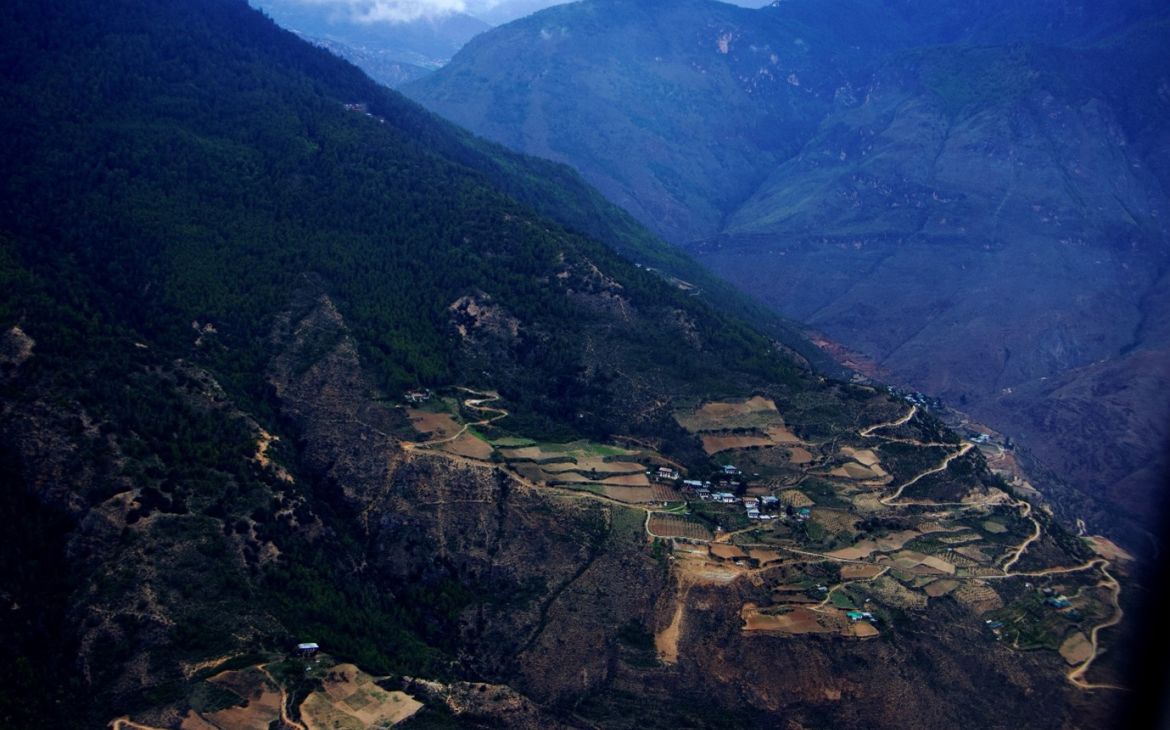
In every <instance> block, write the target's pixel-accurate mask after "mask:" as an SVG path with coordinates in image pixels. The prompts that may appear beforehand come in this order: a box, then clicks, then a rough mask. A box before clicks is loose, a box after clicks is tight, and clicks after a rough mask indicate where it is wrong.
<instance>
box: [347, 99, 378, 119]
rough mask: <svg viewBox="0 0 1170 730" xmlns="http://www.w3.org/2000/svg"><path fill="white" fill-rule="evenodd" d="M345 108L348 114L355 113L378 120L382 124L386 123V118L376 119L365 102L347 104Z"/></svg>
mask: <svg viewBox="0 0 1170 730" xmlns="http://www.w3.org/2000/svg"><path fill="white" fill-rule="evenodd" d="M344 106H345V110H346V111H347V112H355V113H357V114H364V115H366V116H367V117H369V118H370V119H377V120H378V122H379V123H381V124H385V123H386V118H385V117H376V116H374V115H373V114H371V113H370V109H369V107H368V106H366V104H365V103H364V102H355V103H353V104H345V105H344Z"/></svg>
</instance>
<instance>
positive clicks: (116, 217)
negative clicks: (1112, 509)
mask: <svg viewBox="0 0 1170 730" xmlns="http://www.w3.org/2000/svg"><path fill="white" fill-rule="evenodd" d="M0 33H2V34H3V37H4V39H5V43H4V45H3V48H2V49H0V74H2V76H0V159H2V160H3V163H2V165H0V485H2V487H3V489H2V491H0V521H2V522H3V524H4V525H5V528H6V535H5V539H4V540H3V541H0V566H2V572H0V601H2V605H3V610H2V611H0V633H2V635H3V636H4V637H5V642H6V650H7V652H8V657H7V659H6V661H4V662H3V663H0V684H2V685H3V687H4V692H3V693H0V725H2V726H4V727H44V728H52V727H79V726H80V727H105V726H107V723H111V721H114V720H116V719H117V718H122V719H120V720H117V721H116V722H113V723H112V724H113V725H114V727H117V728H122V727H135V726H136V725H127V724H126V723H125V721H124V719H125V718H126V717H130V718H132V720H133V721H134V722H135V723H139V725H137V726H143V725H144V726H147V727H166V728H178V727H188V728H189V727H204V728H206V727H218V728H226V727H233V728H239V727H258V728H266V727H267V728H271V727H300V726H304V725H306V724H312V725H313V726H315V727H316V726H322V727H328V726H347V724H348V726H354V725H355V723H356V725H357V726H364V725H369V724H373V723H376V722H378V721H379V720H378V718H383V717H384V715H383V714H380V713H384V712H385V713H391V714H393V713H405V714H409V712H413V711H415V710H416V709H417V710H419V711H418V715H417V716H416V717H415V718H414V719H413V720H411V722H412V723H413V726H414V727H452V726H466V727H485V726H489V727H490V726H501V725H503V726H509V727H530V728H537V727H539V728H547V727H596V726H604V727H617V728H621V727H656V726H657V727H678V726H690V727H775V726H777V724H780V723H788V724H789V725H791V726H793V727H802V726H803V727H808V726H824V725H831V726H835V727H842V728H863V727H864V728H933V727H947V726H956V725H958V724H960V723H963V722H974V723H977V724H980V725H984V726H1017V725H1027V726H1032V727H1053V728H1055V727H1066V726H1069V725H1075V724H1076V723H1083V724H1084V726H1086V727H1099V726H1100V725H1101V724H1102V723H1103V722H1104V721H1105V718H1108V717H1109V716H1110V712H1111V711H1112V710H1113V708H1114V706H1115V702H1116V701H1117V698H1118V697H1119V696H1120V695H1118V694H1116V692H1115V690H1113V689H1109V688H1108V687H1111V686H1112V685H1114V684H1116V683H1117V682H1118V681H1120V679H1119V675H1120V671H1121V670H1122V669H1123V668H1124V667H1123V665H1124V657H1125V656H1127V655H1128V654H1126V652H1125V651H1124V647H1125V646H1126V645H1125V643H1124V642H1123V641H1122V639H1121V638H1120V637H1118V636H1117V633H1118V632H1117V630H1116V629H1112V628H1110V627H1111V626H1113V625H1114V624H1115V623H1116V621H1117V619H1119V618H1120V616H1121V608H1122V604H1124V603H1126V602H1127V601H1129V600H1130V596H1131V595H1132V591H1130V590H1128V588H1127V587H1123V586H1122V585H1121V584H1119V583H1118V582H1117V580H1116V578H1117V577H1119V576H1120V577H1122V578H1126V576H1127V574H1128V572H1129V568H1128V567H1127V565H1128V564H1127V562H1126V561H1125V560H1124V558H1123V557H1121V556H1119V555H1118V554H1117V553H1116V552H1115V551H1113V550H1111V549H1110V547H1109V545H1108V544H1107V543H1103V542H1097V543H1089V542H1087V541H1085V540H1081V539H1079V538H1077V537H1075V536H1073V535H1072V534H1070V533H1069V532H1068V531H1066V530H1065V529H1064V528H1063V527H1062V526H1061V524H1060V522H1058V521H1057V520H1054V519H1053V518H1052V516H1051V515H1050V514H1049V512H1048V511H1047V510H1046V509H1045V507H1044V506H1043V505H1042V504H1041V503H1040V502H1039V501H1037V502H1036V503H1034V504H1033V503H1031V502H1028V501H1026V500H1025V496H1026V495H1022V494H1016V493H1014V492H1013V491H1012V490H1011V489H1010V488H1009V487H1008V486H1007V485H1005V484H1004V483H1002V482H1001V481H1000V480H998V479H996V478H995V477H994V476H992V475H991V473H990V472H989V470H988V468H987V464H986V463H985V462H984V460H983V458H982V457H981V456H979V452H978V450H976V449H974V448H973V447H972V444H970V443H964V442H961V441H960V440H959V439H958V437H956V436H955V434H953V433H950V432H948V431H947V430H946V429H945V428H943V427H942V426H941V425H940V424H939V423H938V422H937V421H936V420H935V419H933V418H931V417H929V416H928V415H925V414H923V413H922V412H920V411H919V410H918V409H916V408H911V407H910V406H909V405H908V404H906V403H904V402H901V401H897V400H894V399H892V398H890V397H889V396H888V395H886V394H885V393H884V392H883V391H880V390H878V389H876V388H872V387H863V386H856V385H847V384H843V383H839V382H834V381H832V380H828V379H825V378H823V377H821V376H819V375H816V374H814V373H813V372H811V371H809V370H808V369H806V368H805V367H803V365H804V363H803V361H802V360H801V358H799V357H798V355H797V354H795V352H794V349H795V348H798V347H800V345H799V343H798V342H797V341H796V340H794V339H790V340H789V341H788V343H787V344H784V343H781V342H780V341H778V340H777V339H776V338H775V335H777V334H778V333H783V331H784V330H783V323H781V322H776V321H773V322H772V323H771V324H770V325H769V326H770V327H773V329H771V330H770V331H769V332H768V333H767V334H764V333H761V332H760V331H759V330H757V329H754V328H752V327H751V326H749V325H747V324H745V323H744V321H743V320H742V319H740V318H739V317H738V315H737V314H736V312H747V311H749V310H750V307H749V305H746V304H744V303H743V302H742V300H739V299H736V298H735V297H734V296H732V295H731V294H729V293H728V292H727V291H726V290H725V289H723V288H721V285H720V284H719V283H718V282H717V281H715V280H714V279H712V278H710V277H709V276H708V275H706V274H703V273H702V271H701V270H699V269H698V268H697V267H695V265H694V264H693V263H691V262H690V261H689V260H688V259H686V258H685V257H683V256H681V255H679V254H678V253H677V252H673V251H671V250H669V249H665V248H664V247H663V245H662V244H660V243H659V242H657V240H656V239H654V238H653V237H652V236H651V235H649V234H647V233H646V232H645V231H644V230H643V229H641V228H639V227H638V226H637V225H636V224H634V223H632V222H631V220H630V219H629V218H628V217H626V216H624V215H622V214H620V213H619V212H618V211H616V210H615V209H614V208H613V207H612V206H610V205H609V204H607V203H605V202H604V201H603V200H601V199H600V198H599V197H598V196H597V195H596V194H595V193H593V192H592V191H591V190H589V189H588V188H586V187H584V186H583V185H582V184H581V183H580V181H579V180H578V179H577V178H576V177H575V176H574V175H573V174H572V173H570V172H569V171H567V170H566V169H565V168H562V167H558V166H555V165H552V164H550V163H545V162H539V161H534V160H529V159H526V158H523V157H520V156H518V155H515V154H513V153H508V152H505V151H503V150H502V149H500V148H496V147H494V146H492V145H489V144H486V143H483V142H479V141H475V140H474V139H472V138H471V137H470V136H469V135H467V134H465V133H463V132H460V131H458V130H456V129H455V128H453V127H451V126H450V125H448V124H446V123H443V122H440V121H438V120H436V119H435V118H433V117H432V116H431V115H430V114H428V113H427V112H424V111H422V110H421V109H419V108H418V107H416V106H414V105H413V104H412V103H410V102H407V101H405V100H404V99H402V98H401V97H399V96H397V95H396V94H394V93H393V92H390V91H387V90H386V89H384V88H382V87H379V86H377V85H376V84H374V83H373V82H371V81H370V80H369V79H367V78H366V77H365V76H363V75H362V74H360V73H359V72H358V71H357V70H356V69H354V68H353V67H351V66H349V65H348V64H345V63H344V62H342V61H339V60H337V59H335V58H334V57H332V56H330V55H329V54H328V53H326V52H325V51H323V50H320V49H317V48H313V47H311V46H309V45H308V44H305V43H303V42H301V41H299V40H298V39H296V38H295V37H294V36H293V35H291V34H289V33H287V32H285V31H281V30H279V29H278V28H277V27H276V26H275V25H274V24H272V23H271V22H270V21H268V20H267V19H265V18H264V17H263V16H261V15H260V14H259V13H257V12H255V11H253V10H250V9H249V8H248V7H247V5H245V4H244V3H243V2H241V1H240V0H206V1H204V2H199V3H189V2H184V1H182V0H115V1H113V2H106V3H91V2H81V1H80V0H64V1H63V2H57V3H52V4H48V5H46V4H44V3H41V2H24V1H18V2H15V3H9V6H8V7H7V9H6V12H5V13H4V14H3V17H2V18H0ZM623 255H624V256H626V257H629V258H624V257H623ZM630 258H633V259H635V260H636V262H637V263H635V262H633V261H631V260H629V259H630ZM684 479H685V480H686V482H689V483H688V484H684V483H683V480H684ZM1126 580H1128V579H1127V578H1126ZM1045 591H1047V593H1045ZM1065 594H1067V596H1066V595H1065ZM1062 596H1064V597H1065V600H1067V602H1068V605H1064V603H1061V602H1060V598H1061V597H1062ZM1048 599H1051V601H1056V602H1057V604H1059V605H1054V604H1053V603H1051V602H1049V600H1048ZM302 642H303V643H310V642H311V643H317V644H319V646H320V648H321V649H323V650H324V654H325V656H317V657H312V658H308V659H306V658H303V657H296V656H290V655H291V654H292V652H293V649H294V647H296V646H297V644H298V643H302ZM1105 647H1109V648H1110V649H1111V651H1108V652H1099V651H1098V649H1103V648H1105ZM1017 648H1020V649H1026V650H1027V651H1017V650H1016V649H1017ZM309 651H310V650H306V652H309ZM1098 685H1100V686H1098ZM403 693H406V694H403ZM407 694H409V696H410V697H414V698H417V701H418V702H421V709H419V707H420V705H418V704H416V703H415V701H414V700H410V699H409V697H407ZM362 718H365V719H362ZM310 721H311V723H310Z"/></svg>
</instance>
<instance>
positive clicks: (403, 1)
mask: <svg viewBox="0 0 1170 730" xmlns="http://www.w3.org/2000/svg"><path fill="white" fill-rule="evenodd" d="M292 1H293V2H298V3H301V4H304V5H318V6H323V7H327V8H333V9H334V10H335V11H336V12H337V13H338V14H339V15H341V16H343V17H346V18H348V19H349V20H351V21H354V22H357V23H367V24H368V23H408V22H410V21H412V20H420V19H423V18H441V17H443V16H445V15H450V14H452V13H470V14H472V15H477V16H481V17H483V18H484V19H486V20H488V21H489V22H493V23H501V22H506V21H508V20H512V19H513V18H517V17H519V16H521V15H527V14H528V13H531V12H535V11H537V10H540V9H541V8H545V7H548V6H550V5H559V4H561V3H563V2H568V1H569V0H292ZM728 1H729V2H733V3H735V4H736V5H745V6H753V7H759V6H760V5H762V4H764V2H763V0H728Z"/></svg>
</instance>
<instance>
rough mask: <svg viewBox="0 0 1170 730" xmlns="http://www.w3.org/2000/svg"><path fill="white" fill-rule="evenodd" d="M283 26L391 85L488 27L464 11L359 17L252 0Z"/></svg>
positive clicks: (297, 2) (309, 5)
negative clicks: (396, 18)
mask: <svg viewBox="0 0 1170 730" xmlns="http://www.w3.org/2000/svg"><path fill="white" fill-rule="evenodd" d="M252 5H253V6H254V7H256V8H259V9H261V10H263V11H264V12H265V13H266V14H267V15H269V16H270V17H271V18H272V19H273V20H275V21H276V22H277V23H278V24H280V25H281V26H282V27H284V28H287V29H289V30H291V31H293V32H295V33H296V34H297V35H300V36H302V37H303V38H305V39H306V40H308V41H310V42H313V43H316V44H318V45H321V46H323V47H325V48H328V49H329V50H330V51H333V52H334V53H336V54H337V55H339V56H341V57H342V58H344V59H346V60H347V61H349V62H350V63H353V64H354V65H356V66H358V67H359V68H361V69H362V70H363V71H365V72H366V73H367V74H369V76H370V77H371V78H373V79H374V80H375V81H379V82H381V83H383V84H386V85H387V86H391V87H395V86H398V85H400V84H403V83H406V82H407V81H412V80H414V79H418V78H421V77H422V76H425V75H426V74H427V73H428V72H429V71H433V70H434V69H436V68H438V67H440V66H442V65H443V64H444V63H446V62H447V61H448V60H449V59H450V58H451V57H452V56H454V55H455V53H456V52H457V51H458V50H459V49H460V48H462V47H463V45H464V44H466V43H467V41H469V40H470V39H471V38H473V37H475V36H476V35H478V34H479V33H482V32H483V31H485V30H487V29H488V28H490V27H491V26H490V25H488V24H487V23H485V22H484V21H482V20H480V19H478V18H475V17H473V16H471V15H468V14H466V13H448V14H444V15H434V16H423V17H419V18H415V19H410V20H402V21H394V22H391V21H389V20H362V19H359V18H358V17H356V16H355V15H354V13H355V12H356V10H355V9H351V8H349V7H344V6H340V5H328V4H322V3H313V2H305V1H304V0H252Z"/></svg>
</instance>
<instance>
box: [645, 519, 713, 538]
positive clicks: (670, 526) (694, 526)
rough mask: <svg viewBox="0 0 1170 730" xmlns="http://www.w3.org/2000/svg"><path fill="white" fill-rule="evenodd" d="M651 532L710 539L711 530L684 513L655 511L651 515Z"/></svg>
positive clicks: (665, 535) (669, 535)
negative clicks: (667, 513) (683, 514)
mask: <svg viewBox="0 0 1170 730" xmlns="http://www.w3.org/2000/svg"><path fill="white" fill-rule="evenodd" d="M649 529H650V533H651V534H652V535H656V536H658V537H682V538H688V539H691V540H710V539H711V531H710V530H708V529H707V528H706V526H705V525H703V524H702V523H700V522H695V521H694V520H691V519H687V518H686V517H683V516H682V515H666V514H662V513H655V514H652V515H650V524H649Z"/></svg>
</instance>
